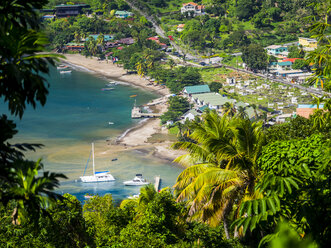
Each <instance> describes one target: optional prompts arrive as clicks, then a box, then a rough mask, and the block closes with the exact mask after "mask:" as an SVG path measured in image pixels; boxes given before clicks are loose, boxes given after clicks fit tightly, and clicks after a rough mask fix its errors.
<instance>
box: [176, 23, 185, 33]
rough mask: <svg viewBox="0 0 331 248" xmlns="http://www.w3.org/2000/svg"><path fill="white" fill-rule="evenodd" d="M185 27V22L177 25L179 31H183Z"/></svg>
mask: <svg viewBox="0 0 331 248" xmlns="http://www.w3.org/2000/svg"><path fill="white" fill-rule="evenodd" d="M184 28H185V24H179V25H178V26H177V31H178V32H182V31H184Z"/></svg>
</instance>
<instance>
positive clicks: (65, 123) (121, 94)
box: [0, 69, 181, 200]
mask: <svg viewBox="0 0 331 248" xmlns="http://www.w3.org/2000/svg"><path fill="white" fill-rule="evenodd" d="M48 81H49V83H50V94H49V96H48V98H47V103H46V105H45V106H44V107H40V106H38V107H37V109H36V110H34V109H32V108H31V107H29V108H27V110H26V112H25V114H24V116H23V119H22V120H17V119H16V120H15V121H16V123H17V126H18V130H19V133H18V135H17V136H16V137H15V140H14V141H12V143H14V142H18V143H19V142H29V143H41V144H44V145H45V147H44V148H42V149H39V150H37V151H36V152H29V153H27V157H28V158H29V159H34V160H36V159H38V158H42V161H43V163H44V165H45V170H49V171H54V172H61V173H64V174H65V175H66V176H67V177H68V178H69V179H68V180H67V181H65V182H62V183H61V187H60V189H59V191H58V192H60V193H62V192H63V193H67V192H68V193H71V194H74V195H76V196H77V197H78V198H79V199H80V200H83V195H84V194H86V193H90V194H99V195H103V194H105V193H111V194H113V197H114V198H115V199H123V198H125V197H127V196H129V195H131V194H137V193H138V192H139V187H128V186H126V187H125V186H124V185H123V181H125V180H130V179H132V178H133V177H134V175H135V174H136V173H142V174H143V175H144V177H145V178H146V179H147V180H148V181H150V182H153V181H154V177H155V176H156V175H160V176H161V178H162V186H163V187H165V186H172V185H173V184H174V182H175V179H176V177H177V176H178V174H179V173H180V171H181V169H180V168H179V167H176V166H174V165H171V164H170V163H168V162H165V161H161V160H158V159H155V158H151V157H150V156H149V155H146V154H144V153H139V152H135V151H125V152H116V151H112V150H111V149H110V148H109V147H107V142H106V140H107V139H115V138H116V137H117V136H119V135H120V134H121V133H123V132H124V131H125V130H127V129H128V128H130V127H132V126H133V125H135V124H136V123H137V122H138V121H139V120H132V119H131V116H130V113H131V108H132V106H133V104H134V99H133V98H130V96H131V95H137V97H136V98H137V99H136V100H137V104H138V105H139V104H143V103H146V102H148V101H150V100H152V99H154V98H156V97H157V96H156V95H155V94H152V93H149V92H145V91H143V90H140V89H137V88H133V87H130V86H128V85H116V86H114V88H115V89H114V90H112V91H108V92H107V91H102V90H101V89H102V88H103V87H105V84H107V83H108V81H109V80H106V79H104V78H98V77H96V76H94V75H91V74H88V73H86V72H81V71H74V70H73V71H72V73H71V74H70V75H66V76H65V77H63V76H61V75H60V74H59V72H58V71H57V70H55V69H52V70H51V73H50V76H49V78H48ZM0 112H1V113H7V114H8V111H7V106H6V104H3V103H2V104H0ZM109 122H112V123H113V124H111V125H110V124H109ZM93 141H94V142H95V145H96V147H95V164H96V170H109V171H110V172H111V174H112V175H113V176H114V177H115V178H116V181H115V182H106V183H95V184H94V183H93V184H91V183H81V182H76V180H77V179H79V177H80V176H82V174H83V172H84V169H85V165H86V162H87V159H88V156H89V154H90V149H91V142H93ZM113 158H117V159H118V160H117V161H111V160H112V159H113ZM89 173H90V174H91V173H92V168H91V166H89V168H88V170H87V172H86V174H87V175H88V174H89Z"/></svg>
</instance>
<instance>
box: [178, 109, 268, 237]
mask: <svg viewBox="0 0 331 248" xmlns="http://www.w3.org/2000/svg"><path fill="white" fill-rule="evenodd" d="M189 138H190V139H191V140H190V141H186V142H177V143H175V144H174V147H175V148H176V149H185V150H187V151H188V152H189V153H188V154H186V155H183V156H181V157H179V158H177V159H176V160H175V161H176V162H178V163H180V164H183V165H184V166H186V167H188V168H187V169H185V170H184V171H183V172H182V173H181V174H180V175H179V176H178V179H177V183H176V184H175V186H174V187H175V190H176V191H175V194H176V195H177V197H178V198H177V199H178V200H179V201H186V202H187V203H188V205H189V206H190V212H189V215H190V217H191V218H192V219H197V220H201V221H203V222H206V223H209V224H211V225H213V226H217V225H219V224H220V223H221V221H223V223H224V229H225V232H226V236H227V238H229V237H230V233H229V226H228V222H229V221H230V219H231V218H230V216H231V215H230V213H232V212H233V211H234V212H237V210H238V207H239V206H240V204H241V202H242V201H244V200H245V199H249V198H255V197H258V195H259V192H257V191H255V190H254V188H255V183H256V179H257V178H256V177H257V175H258V167H257V164H256V161H257V158H258V157H259V154H260V152H261V149H262V146H263V144H264V143H265V138H264V133H263V131H262V124H261V123H252V122H250V121H249V120H245V119H240V118H232V119H229V117H228V116H227V115H224V116H223V117H220V116H219V115H218V114H217V113H216V111H207V112H206V113H205V114H204V116H203V120H202V122H201V123H198V124H197V125H196V126H195V127H194V129H193V130H192V133H191V134H190V135H189Z"/></svg>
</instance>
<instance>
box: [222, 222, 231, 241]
mask: <svg viewBox="0 0 331 248" xmlns="http://www.w3.org/2000/svg"><path fill="white" fill-rule="evenodd" d="M223 226H224V232H225V236H226V238H227V239H230V234H229V224H228V220H227V219H226V218H224V219H223Z"/></svg>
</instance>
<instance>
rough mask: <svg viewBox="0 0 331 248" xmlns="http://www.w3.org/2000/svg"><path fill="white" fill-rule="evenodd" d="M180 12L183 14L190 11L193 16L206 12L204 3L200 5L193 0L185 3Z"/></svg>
mask: <svg viewBox="0 0 331 248" xmlns="http://www.w3.org/2000/svg"><path fill="white" fill-rule="evenodd" d="M180 12H181V13H182V14H184V13H188V14H189V15H191V14H192V15H193V16H199V15H204V14H205V6H204V5H198V4H196V3H193V2H189V3H183V7H182V8H181V9H180Z"/></svg>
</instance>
